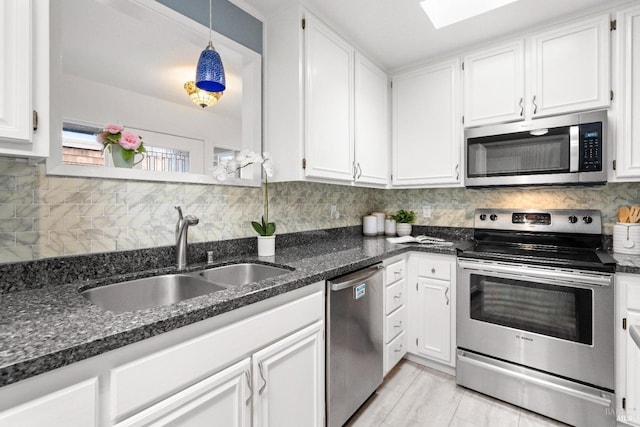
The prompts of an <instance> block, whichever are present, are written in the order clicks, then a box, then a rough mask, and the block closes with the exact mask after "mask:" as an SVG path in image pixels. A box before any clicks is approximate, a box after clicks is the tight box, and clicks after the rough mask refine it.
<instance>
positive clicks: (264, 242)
mask: <svg viewBox="0 0 640 427" xmlns="http://www.w3.org/2000/svg"><path fill="white" fill-rule="evenodd" d="M275 254H276V236H275V235H274V236H258V256H274V255H275Z"/></svg>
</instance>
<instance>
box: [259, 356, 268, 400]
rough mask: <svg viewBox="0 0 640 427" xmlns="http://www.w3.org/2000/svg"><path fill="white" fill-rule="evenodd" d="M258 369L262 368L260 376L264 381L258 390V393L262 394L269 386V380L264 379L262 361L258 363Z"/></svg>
mask: <svg viewBox="0 0 640 427" xmlns="http://www.w3.org/2000/svg"><path fill="white" fill-rule="evenodd" d="M258 369H259V370H260V378H262V381H263V384H262V387H260V390H258V394H259V395H262V392H263V391H264V389H265V388H266V387H267V380H265V379H264V372H263V367H262V362H260V363H258Z"/></svg>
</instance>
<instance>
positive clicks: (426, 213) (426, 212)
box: [422, 205, 431, 218]
mask: <svg viewBox="0 0 640 427" xmlns="http://www.w3.org/2000/svg"><path fill="white" fill-rule="evenodd" d="M422 218H431V205H423V206H422Z"/></svg>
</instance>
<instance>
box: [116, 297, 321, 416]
mask: <svg viewBox="0 0 640 427" xmlns="http://www.w3.org/2000/svg"><path fill="white" fill-rule="evenodd" d="M323 315H324V299H323V294H322V292H317V293H315V294H312V295H309V296H307V297H304V298H301V299H299V300H297V301H293V302H290V303H288V304H284V305H282V306H280V307H276V308H274V309H271V310H268V311H265V312H264V313H260V314H256V315H255V316H251V317H248V318H246V319H244V320H242V321H240V322H237V323H233V324H232V325H229V326H227V327H223V328H220V329H217V330H214V331H212V332H211V333H208V334H205V335H203V336H202V337H199V338H196V339H192V340H189V341H186V342H184V343H182V344H178V345H176V346H173V347H170V348H167V349H166V350H163V351H159V352H157V353H154V354H151V355H149V356H147V357H144V358H141V359H138V360H134V361H133V362H131V363H127V364H125V365H123V366H120V367H118V368H115V369H113V370H112V371H111V408H112V413H111V417H112V419H113V420H116V421H120V420H122V419H123V418H125V417H128V416H131V415H133V414H135V413H137V412H139V411H140V410H142V409H145V408H146V407H148V406H150V405H151V404H152V403H155V402H158V401H160V400H161V399H164V398H166V397H168V396H170V395H172V394H174V393H176V392H177V391H179V390H182V389H184V388H186V387H188V386H191V385H192V384H195V383H196V382H197V381H200V380H202V379H204V378H206V377H207V376H210V375H212V374H214V373H215V372H217V371H218V370H220V369H221V368H223V367H225V366H228V365H229V364H230V363H233V362H235V361H237V360H239V358H241V357H245V356H246V355H248V354H250V353H252V352H254V351H255V349H257V348H260V347H263V346H266V345H269V344H271V343H272V342H274V341H276V340H278V339H280V338H282V337H283V336H286V335H288V334H291V333H292V332H293V331H295V330H296V329H298V328H299V326H300V325H308V324H311V323H314V322H317V321H318V320H322V318H323ZM289 319H296V321H295V322H293V323H292V322H291V321H290V320H289ZM238 337H242V339H238Z"/></svg>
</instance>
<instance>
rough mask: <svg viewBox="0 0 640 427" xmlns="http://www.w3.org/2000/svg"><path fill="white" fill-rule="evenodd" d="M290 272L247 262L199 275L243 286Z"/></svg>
mask: <svg viewBox="0 0 640 427" xmlns="http://www.w3.org/2000/svg"><path fill="white" fill-rule="evenodd" d="M290 272H291V270H288V269H286V268H281V267H274V266H272V265H265V264H256V263H250V262H247V263H242V264H230V265H223V266H221V267H215V268H211V269H209V270H205V271H201V272H200V273H198V275H199V276H201V277H203V278H205V279H206V280H211V281H212V282H215V283H219V284H221V285H225V286H241V285H246V284H247V283H253V282H257V281H259V280H264V279H268V278H270V277H276V276H279V275H281V274H285V273H290Z"/></svg>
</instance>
